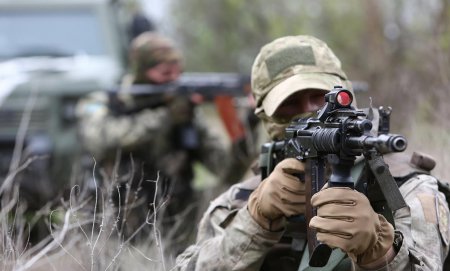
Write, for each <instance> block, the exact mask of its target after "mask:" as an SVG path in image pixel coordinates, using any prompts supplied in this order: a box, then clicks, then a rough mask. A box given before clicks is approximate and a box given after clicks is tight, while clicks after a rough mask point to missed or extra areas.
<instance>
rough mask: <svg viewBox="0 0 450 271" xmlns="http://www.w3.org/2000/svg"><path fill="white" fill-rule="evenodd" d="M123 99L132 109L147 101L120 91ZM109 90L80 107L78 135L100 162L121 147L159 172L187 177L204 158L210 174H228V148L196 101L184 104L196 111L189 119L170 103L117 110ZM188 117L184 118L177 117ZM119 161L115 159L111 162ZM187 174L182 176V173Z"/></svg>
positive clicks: (89, 151) (78, 109) (91, 96)
mask: <svg viewBox="0 0 450 271" xmlns="http://www.w3.org/2000/svg"><path fill="white" fill-rule="evenodd" d="M118 98H119V99H120V102H121V103H123V105H124V106H125V107H129V108H132V107H133V106H134V105H133V103H136V102H142V99H133V97H131V96H129V95H126V94H121V95H120V96H119V97H118ZM109 99H110V98H109V97H108V94H107V93H106V92H95V93H92V94H90V95H89V96H88V97H86V98H85V99H83V100H81V101H80V102H79V103H78V105H77V109H76V110H77V116H78V120H79V121H78V133H79V136H80V138H81V141H82V143H83V147H84V148H85V149H86V150H87V151H88V153H89V154H90V155H92V156H93V157H94V158H95V159H96V161H103V162H104V161H105V160H114V159H115V157H116V153H117V150H119V149H120V151H121V152H122V156H126V157H127V158H128V159H130V158H129V157H130V154H133V159H135V160H136V161H140V162H145V163H146V165H152V166H153V167H154V168H155V170H156V169H157V170H161V171H163V172H167V173H168V174H169V175H170V173H171V172H177V171H178V172H185V171H186V170H179V168H187V170H188V171H190V172H188V173H184V177H185V178H189V177H192V176H186V175H192V172H191V171H192V169H191V167H192V164H193V162H199V163H201V164H203V165H204V166H205V167H206V168H208V169H209V170H210V171H211V172H213V173H216V174H218V175H220V174H223V173H222V172H223V169H224V166H223V165H224V159H225V158H226V157H227V155H228V153H227V152H226V151H225V149H224V146H223V144H222V142H220V140H219V138H218V137H216V136H215V135H213V134H212V133H211V132H210V131H209V130H208V129H207V127H205V126H204V121H203V119H202V117H201V116H200V115H199V112H197V110H196V108H195V107H194V106H193V105H189V104H187V105H186V101H183V100H181V102H182V103H184V105H186V106H188V107H189V110H193V113H192V114H190V115H189V116H188V117H186V116H187V115H186V114H183V112H181V113H180V112H174V111H173V108H172V109H170V108H169V107H168V106H157V107H154V108H143V109H142V110H137V111H135V112H132V113H126V114H117V112H115V111H114V110H113V108H111V104H110V100H109ZM180 116H181V117H184V118H185V119H184V120H179V119H177V118H179V117H180ZM112 162H114V161H112ZM182 175H183V174H182Z"/></svg>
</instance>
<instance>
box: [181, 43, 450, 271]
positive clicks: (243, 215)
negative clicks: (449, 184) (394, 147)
mask: <svg viewBox="0 0 450 271" xmlns="http://www.w3.org/2000/svg"><path fill="white" fill-rule="evenodd" d="M302 37H303V38H302V39H303V42H302V41H300V42H299V40H301V39H297V38H295V37H294V38H290V37H287V38H281V39H278V40H275V41H274V42H273V43H271V44H269V45H268V46H265V47H263V48H262V49H261V51H260V54H259V55H258V57H257V58H256V60H255V64H254V65H253V70H252V88H253V94H254V96H255V99H256V101H257V107H256V112H255V113H256V114H258V116H259V117H260V118H261V119H262V120H263V122H264V124H265V127H266V130H267V132H268V133H269V135H270V137H271V138H272V139H280V138H282V135H283V133H284V129H285V127H286V126H287V125H288V124H289V122H287V123H281V124H280V123H277V122H275V121H274V119H273V118H271V117H269V115H271V113H273V111H274V110H275V108H276V107H275V106H274V105H273V104H271V103H275V104H276V103H278V105H279V104H280V103H281V102H283V100H284V99H286V98H287V97H288V96H289V95H291V94H292V93H294V92H295V91H298V90H301V89H302V88H304V89H308V88H309V89H311V88H313V89H314V88H315V89H321V90H329V89H331V88H332V87H333V86H335V85H341V86H344V87H346V88H348V89H349V90H351V84H350V82H349V81H347V77H346V75H345V73H344V72H343V71H342V70H341V65H340V62H339V60H338V59H337V58H336V57H335V56H334V54H333V53H332V52H331V51H330V49H329V48H328V47H327V46H326V45H325V44H324V43H323V42H321V41H319V40H317V39H315V38H313V37H308V36H302ZM273 45H275V46H279V47H280V48H284V49H283V50H277V48H276V47H274V46H273ZM255 78H256V79H255ZM289 86H291V90H292V86H294V89H293V91H291V92H289V91H286V93H283V92H281V94H282V95H284V97H281V96H279V94H280V92H277V94H278V95H273V92H271V90H273V89H275V88H281V87H287V89H289ZM295 88H296V89H295ZM268 89H269V90H268ZM267 110H268V111H272V112H267ZM376 129H378V128H376V127H374V130H376ZM385 158H386V162H387V163H388V164H389V165H390V169H391V172H392V174H393V176H394V177H395V178H396V180H397V181H398V183H399V184H401V186H400V192H401V194H402V195H403V197H404V199H405V201H406V203H407V207H406V208H402V209H400V210H397V211H396V212H395V213H394V220H395V226H396V231H395V242H394V244H393V246H394V248H395V250H396V253H397V254H396V256H395V258H394V259H393V260H392V261H391V262H390V263H389V264H388V265H386V266H384V267H382V268H380V269H379V270H442V266H443V263H444V260H445V258H446V256H447V254H448V250H449V246H448V244H449V243H448V242H449V238H450V233H449V224H448V220H449V209H448V205H447V202H446V201H445V197H444V194H443V193H441V192H439V190H438V181H437V180H436V179H435V178H434V177H432V176H431V175H429V170H431V167H428V168H427V167H425V168H421V167H420V166H419V165H415V164H413V163H412V162H410V161H409V158H410V156H408V155H406V154H389V155H386V156H385ZM260 182H261V177H260V176H255V177H254V178H251V179H249V180H247V181H244V182H242V183H239V184H236V185H233V186H232V187H231V188H230V189H229V190H228V191H226V192H225V193H223V194H222V195H221V196H219V197H218V198H216V199H215V200H214V201H212V202H211V203H210V206H209V208H208V209H207V211H206V212H205V213H204V216H203V218H202V220H201V222H200V225H199V230H198V235H197V242H196V243H195V244H194V245H192V246H190V247H189V248H187V249H186V250H185V251H184V253H182V254H180V255H179V256H178V257H177V261H176V263H177V265H176V267H175V270H183V271H194V270H234V271H238V270H322V269H321V268H315V269H314V268H311V267H306V269H303V266H304V265H303V264H302V265H300V267H299V264H298V258H299V257H300V256H301V254H302V253H301V252H300V251H299V252H297V254H294V255H293V254H289V252H292V250H291V249H290V247H289V246H288V247H287V249H284V250H283V249H282V248H283V247H286V246H283V244H284V243H286V240H285V239H284V238H285V237H286V236H287V237H289V234H290V232H289V231H290V226H289V224H290V223H291V222H289V223H288V225H287V226H286V229H285V230H284V231H281V232H271V231H267V230H265V229H263V228H262V227H261V226H260V225H259V224H258V223H257V222H256V221H255V220H254V219H253V218H252V216H251V215H250V213H249V211H248V209H247V199H248V197H249V195H250V194H251V193H252V192H253V191H254V190H255V188H256V187H258V185H259V183H260ZM303 239H305V238H303ZM287 243H288V244H289V241H288V242H287ZM280 248H281V249H280ZM306 250H307V249H306ZM335 251H336V250H335ZM304 255H306V253H304ZM346 259H349V258H346ZM344 261H345V260H343V261H342V262H344ZM347 261H348V262H349V266H347V267H342V266H340V267H342V269H338V268H336V269H334V270H349V269H359V270H362V269H361V268H360V267H358V266H355V265H354V264H353V263H352V262H350V261H349V260H347ZM302 263H303V262H302Z"/></svg>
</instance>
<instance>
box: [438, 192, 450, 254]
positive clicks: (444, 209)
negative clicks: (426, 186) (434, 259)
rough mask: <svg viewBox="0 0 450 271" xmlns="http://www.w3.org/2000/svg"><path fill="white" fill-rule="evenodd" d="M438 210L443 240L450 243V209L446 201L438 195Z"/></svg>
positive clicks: (447, 243) (446, 243)
mask: <svg viewBox="0 0 450 271" xmlns="http://www.w3.org/2000/svg"><path fill="white" fill-rule="evenodd" d="M436 210H437V219H438V227H439V232H440V233H441V237H442V241H444V243H445V245H446V246H448V245H449V239H450V238H449V234H450V230H449V210H448V205H447V203H446V202H443V200H441V199H440V198H439V197H436Z"/></svg>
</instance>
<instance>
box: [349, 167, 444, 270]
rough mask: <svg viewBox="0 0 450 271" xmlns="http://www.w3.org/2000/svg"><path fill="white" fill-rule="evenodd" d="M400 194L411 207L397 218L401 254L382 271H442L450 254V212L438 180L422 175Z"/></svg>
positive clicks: (397, 238) (401, 188) (408, 182)
mask: <svg viewBox="0 0 450 271" xmlns="http://www.w3.org/2000/svg"><path fill="white" fill-rule="evenodd" d="M400 192H401V193H402V195H403V196H404V198H405V201H406V203H407V206H408V207H407V208H403V209H400V210H398V211H396V212H395V214H394V219H395V223H396V238H395V239H396V244H397V247H398V252H397V255H396V256H395V258H394V259H393V261H391V262H390V263H389V264H388V265H387V266H385V267H383V268H381V269H379V270H442V268H443V263H444V261H445V258H446V256H447V254H448V250H449V246H448V244H449V243H448V241H449V224H448V220H449V209H448V205H447V202H446V201H445V197H444V195H443V194H442V193H441V192H439V191H438V185H437V180H436V179H435V178H433V177H431V176H429V175H418V176H416V177H414V178H412V179H410V180H408V181H407V182H406V183H404V184H403V185H402V186H401V187H400ZM357 270H364V269H361V268H357Z"/></svg>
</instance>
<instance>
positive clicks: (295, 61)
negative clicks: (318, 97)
mask: <svg viewBox="0 0 450 271" xmlns="http://www.w3.org/2000/svg"><path fill="white" fill-rule="evenodd" d="M251 84H252V92H253V96H254V98H255V101H256V109H255V113H256V114H260V113H263V114H265V115H266V116H269V117H271V116H273V114H274V112H275V110H276V109H277V108H278V107H279V106H280V105H281V103H282V102H283V101H284V100H285V99H287V98H288V97H289V96H290V95H292V94H294V93H296V92H299V91H302V90H306V89H320V90H325V91H330V90H331V89H333V87H334V86H336V85H340V86H343V87H345V88H347V89H349V90H350V91H352V88H351V84H350V82H349V81H348V80H347V76H346V75H345V73H344V71H343V70H342V69H341V62H340V61H339V59H338V58H337V57H336V56H335V55H334V53H333V52H332V51H331V49H330V48H329V47H328V46H327V45H326V44H325V43H324V42H323V41H321V40H319V39H317V38H314V37H312V36H287V37H282V38H278V39H276V40H274V41H272V42H271V43H269V44H266V45H265V46H263V47H262V48H261V50H260V52H259V54H258V56H257V57H256V59H255V61H254V63H253V67H252V78H251Z"/></svg>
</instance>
